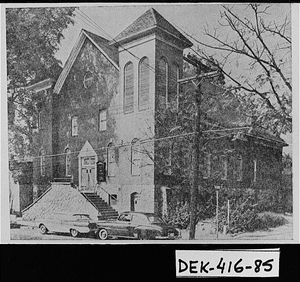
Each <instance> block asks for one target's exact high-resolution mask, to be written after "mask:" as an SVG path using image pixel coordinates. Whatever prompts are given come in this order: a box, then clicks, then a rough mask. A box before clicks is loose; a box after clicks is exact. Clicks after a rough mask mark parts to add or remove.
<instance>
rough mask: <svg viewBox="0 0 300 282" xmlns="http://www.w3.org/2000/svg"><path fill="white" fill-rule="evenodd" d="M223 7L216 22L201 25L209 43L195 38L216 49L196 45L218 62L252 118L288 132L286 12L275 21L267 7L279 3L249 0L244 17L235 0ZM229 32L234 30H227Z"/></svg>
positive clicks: (288, 36)
mask: <svg viewBox="0 0 300 282" xmlns="http://www.w3.org/2000/svg"><path fill="white" fill-rule="evenodd" d="M282 5H283V4H282ZM222 7H223V11H221V13H220V16H221V18H220V21H219V28H216V29H215V30H213V31H211V30H209V29H208V28H206V30H205V34H206V36H207V39H208V41H207V42H211V41H212V42H213V43H207V42H203V41H198V43H199V44H200V45H201V48H202V47H208V48H209V50H210V51H211V50H213V51H215V53H210V54H208V53H206V52H203V51H202V50H200V48H199V49H198V52H199V53H201V56H202V58H204V59H205V60H207V61H208V62H210V63H211V64H214V63H217V64H216V65H217V66H218V67H219V68H220V70H221V71H222V73H223V74H224V76H225V77H226V79H227V81H228V83H227V85H231V86H230V87H228V90H232V91H233V93H235V94H236V96H237V97H238V98H239V99H240V101H241V104H242V105H243V106H244V109H243V111H244V113H245V115H247V117H248V119H249V120H251V122H253V123H254V124H256V125H260V126H262V127H265V128H266V129H269V130H271V131H272V132H274V133H276V134H281V133H286V132H291V131H292V81H291V48H292V46H291V26H290V21H291V19H290V13H288V14H287V15H285V19H284V21H283V22H279V21H277V20H275V21H274V17H273V18H270V17H269V16H270V13H269V11H270V10H272V9H278V8H279V9H280V7H281V6H280V4H279V6H271V5H266V4H249V5H247V8H246V9H245V11H246V12H248V14H247V16H246V17H244V16H242V15H241V14H239V12H237V11H236V10H235V7H234V6H233V7H228V6H224V5H223V6H222ZM232 32H233V36H231V35H230V36H228V34H232ZM209 40H211V41H209ZM210 51H209V52H210ZM217 59H218V61H217ZM233 63H234V64H235V65H234V66H233Z"/></svg>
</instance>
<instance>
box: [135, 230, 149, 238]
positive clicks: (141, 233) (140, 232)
mask: <svg viewBox="0 0 300 282" xmlns="http://www.w3.org/2000/svg"><path fill="white" fill-rule="evenodd" d="M138 239H139V240H148V239H149V238H148V232H147V231H144V232H143V231H141V230H140V231H138Z"/></svg>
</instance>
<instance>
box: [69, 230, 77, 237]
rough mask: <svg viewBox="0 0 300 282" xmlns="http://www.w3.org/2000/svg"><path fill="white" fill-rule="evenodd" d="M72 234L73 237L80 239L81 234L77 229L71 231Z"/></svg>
mask: <svg viewBox="0 0 300 282" xmlns="http://www.w3.org/2000/svg"><path fill="white" fill-rule="evenodd" d="M70 233H71V235H72V237H78V235H79V232H78V231H77V230H76V229H71V230H70Z"/></svg>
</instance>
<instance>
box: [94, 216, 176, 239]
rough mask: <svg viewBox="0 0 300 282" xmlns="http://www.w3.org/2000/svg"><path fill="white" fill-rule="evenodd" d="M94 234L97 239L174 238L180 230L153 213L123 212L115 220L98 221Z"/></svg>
mask: <svg viewBox="0 0 300 282" xmlns="http://www.w3.org/2000/svg"><path fill="white" fill-rule="evenodd" d="M97 225H98V230H97V232H96V234H97V235H98V237H99V239H101V240H106V239H107V238H109V237H117V238H131V239H142V240H143V239H145V240H154V239H175V238H180V237H181V236H180V231H179V230H177V229H176V228H174V227H172V226H169V225H167V224H166V223H165V222H164V220H162V219H161V218H160V217H158V216H156V215H154V214H153V213H141V212H123V213H121V214H120V215H119V217H118V219H117V220H106V221H98V222H97Z"/></svg>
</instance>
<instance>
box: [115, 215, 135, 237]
mask: <svg viewBox="0 0 300 282" xmlns="http://www.w3.org/2000/svg"><path fill="white" fill-rule="evenodd" d="M131 218H132V216H131V214H121V215H120V216H119V218H118V220H117V226H116V229H117V230H118V231H117V233H118V235H117V236H121V237H130V232H129V229H130V226H131Z"/></svg>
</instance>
